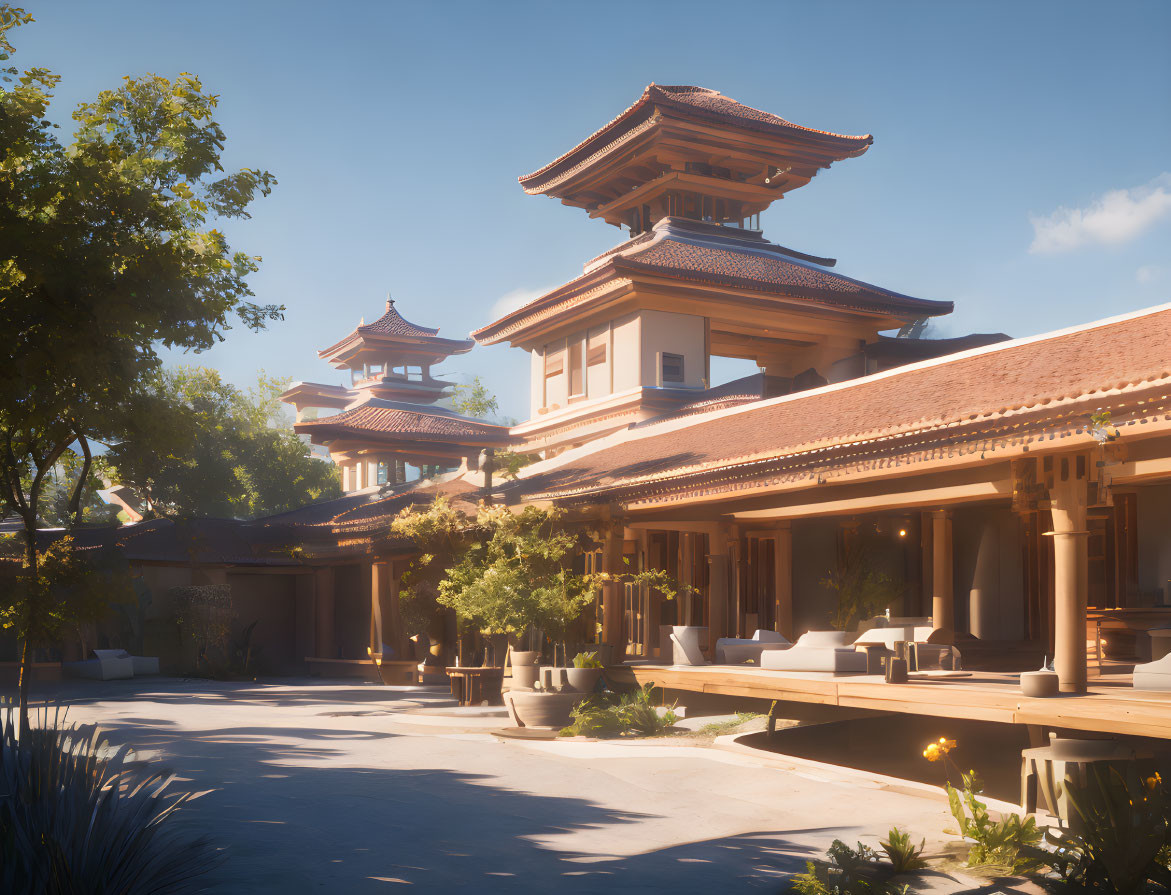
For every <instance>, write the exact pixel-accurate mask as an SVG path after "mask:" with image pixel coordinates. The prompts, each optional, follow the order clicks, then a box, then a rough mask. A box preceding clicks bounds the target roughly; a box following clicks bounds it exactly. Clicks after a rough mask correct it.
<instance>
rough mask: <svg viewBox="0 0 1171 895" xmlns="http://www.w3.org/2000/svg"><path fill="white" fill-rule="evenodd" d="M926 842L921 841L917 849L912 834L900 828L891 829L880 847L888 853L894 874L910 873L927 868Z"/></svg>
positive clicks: (924, 840)
mask: <svg viewBox="0 0 1171 895" xmlns="http://www.w3.org/2000/svg"><path fill="white" fill-rule="evenodd" d="M926 841H927V840H926V839H921V840H919V847H918V848H915V845H914V843H912V842H911V834H910V833H904V832H903V831H902V830H900V829H899V828H898V827H891V828H890V832H889V833H887V834H886V839H884V840H882V841H881V842H880V843H879V845H881V846H882V850H883V851H884V852H886V856H887V858H888V859H889V860H890V865H891V869H892V870H893V871H894V873H896V874H898V873H910V872H911V871H912V870H922V869H923V868H924V867H926V866H927V862H926V861H924V860H923V845H924V843H925V842H926Z"/></svg>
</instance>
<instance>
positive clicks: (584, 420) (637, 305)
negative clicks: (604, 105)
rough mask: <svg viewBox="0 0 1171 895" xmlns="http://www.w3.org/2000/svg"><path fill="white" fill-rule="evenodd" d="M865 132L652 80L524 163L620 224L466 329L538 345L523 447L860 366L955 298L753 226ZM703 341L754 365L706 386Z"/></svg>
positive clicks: (537, 178) (570, 201)
mask: <svg viewBox="0 0 1171 895" xmlns="http://www.w3.org/2000/svg"><path fill="white" fill-rule="evenodd" d="M872 143H873V137H871V136H870V135H869V134H863V135H859V136H850V135H845V134H835V133H829V132H827V131H822V130H816V129H814V128H810V127H803V126H801V125H798V124H794V123H793V122H790V121H787V120H785V119H783V118H780V117H778V116H776V115H773V114H770V113H768V112H762V111H760V110H759V109H754V108H751V107H749V106H746V105H743V104H741V103H739V102H737V101H736V100H733V99H731V98H729V97H726V96H723V95H722V94H720V93H718V92H717V91H715V90H709V89H707V88H703V87H689V86H676V87H671V86H659V85H656V84H651V85H650V86H649V87H647V88H646V89H645V90H644V91H643V93H642V96H640V97H639V98H638V100H637V101H636V102H635V103H634V104H633V105H632V106H630V107H629V108H628V109H626V111H624V112H623V113H622V114H620V115H619V116H618V117H617V118H615V119H613V120H612V121H611V122H610V123H608V124H607V125H605V126H604V127H603V128H601V129H600V130H598V131H596V132H595V133H594V134H592V135H591V136H589V137H587V138H586V139H585V140H583V141H582V142H581V143H579V144H578V145H577V146H575V147H573V148H572V149H570V150H569V151H568V152H566V153H565V154H564V155H562V156H560V157H559V158H557V159H555V160H554V161H552V162H550V163H549V164H547V165H545V166H544V167H543V168H541V169H539V170H537V171H535V172H533V173H532V174H528V175H525V176H523V177H521V178H520V184H521V186H522V187H523V188H524V190H525V192H526V193H529V194H531V195H544V196H550V197H553V198H556V199H560V200H561V202H562V203H563V204H565V205H570V206H573V207H576V208H581V209H583V210H585V212H586V213H587V214H589V216H590V217H593V218H599V219H601V220H603V221H606V222H607V223H609V224H612V225H615V226H617V227H620V228H623V229H624V230H625V231H626V234H627V237H628V238H627V239H626V241H625V242H623V243H622V244H620V245H618V246H615V247H614V248H612V249H611V250H609V251H607V252H605V253H603V254H602V255H599V256H598V257H597V258H594V259H593V260H591V261H588V262H586V264H585V266H584V270H583V273H582V275H581V276H579V277H577V278H576V279H574V280H572V281H570V282H568V283H566V284H565V285H563V286H561V287H559V288H557V289H554V290H552V291H551V292H549V293H547V294H545V295H543V296H541V297H539V298H537V299H534V300H533V301H531V302H529V303H528V304H526V305H525V306H524V307H522V308H520V309H518V310H516V311H513V312H512V313H510V314H508V315H506V316H505V317H503V318H501V319H499V320H497V321H495V322H493V323H491V324H489V325H487V326H485V327H483V328H481V329H479V330H477V331H476V332H474V333H472V336H473V337H474V338H475V339H476V340H477V341H478V342H480V343H481V344H485V345H492V344H497V343H500V342H508V343H509V344H511V345H513V346H517V347H520V348H523V349H525V350H526V351H528V352H529V353H530V355H531V360H532V376H531V396H532V412H531V417H530V419H529V420H528V421H527V422H524V423H521V424H520V425H519V426H515V427H513V429H512V434H513V440H514V444H515V446H516V449H517V450H522V451H528V452H541V453H543V454H544V455H545V456H546V457H550V456H555V455H556V454H558V453H560V452H561V451H563V450H566V449H571V448H574V447H578V446H580V445H582V444H585V443H586V442H589V441H591V440H593V439H596V438H599V437H602V436H604V435H607V434H609V433H611V432H614V431H616V430H618V429H622V428H626V427H628V426H631V425H635V424H639V423H642V422H646V421H650V420H653V419H661V418H662V417H664V416H670V415H678V414H680V413H691V412H699V411H701V410H704V409H707V408H710V407H711V406H712V404H713V402H727V401H729V400H749V399H754V400H759V399H761V398H768V397H775V396H780V395H784V394H788V393H790V392H793V391H798V390H801V389H806V388H811V387H817V386H822V385H826V384H828V383H833V382H838V381H841V380H844V379H849V378H851V377H854V376H860V375H865V374H866V373H868V372H874V369H875V364H877V363H887V362H888V361H886V360H882V361H880V360H877V359H876V358H875V357H874V356H873V352H871V354H870V355H868V354H867V351H866V347H867V346H870V345H875V344H877V343H881V342H884V341H885V340H886V337H883V336H880V333H882V332H883V331H889V330H897V329H902V328H904V327H913V326H915V325H917V322H919V321H922V320H923V319H924V318H928V317H932V316H935V315H939V314H947V313H949V312H950V311H951V310H952V304H951V302H943V301H928V300H924V299H919V298H913V297H911V296H908V295H903V294H901V293H898V292H893V291H891V290H889V289H883V288H881V287H878V286H872V285H870V284H868V283H864V282H861V281H859V280H855V279H851V278H849V277H845V276H843V275H841V274H840V273H838V272H837V271H836V270H835V269H834V268H835V265H836V261H835V260H834V259H832V258H825V257H819V256H815V255H811V254H807V253H804V252H799V251H795V250H793V249H789V248H786V247H784V246H781V245H776V244H774V243H772V242H769V241H768V240H767V239H765V238H764V235H763V234H762V232H761V230H760V213H761V211H763V210H764V209H766V208H767V207H768V206H769V205H771V204H772V203H773V202H776V201H777V200H779V199H781V198H783V197H784V195H785V194H786V193H787V192H789V191H790V190H794V189H798V188H800V187H802V186H805V185H806V184H808V183H809V182H810V180H812V179H813V177H814V176H816V175H817V174H818V172H820V171H823V170H825V169H827V168H829V167H830V165H831V164H833V163H835V162H839V161H842V160H845V159H850V158H856V157H858V156H860V155H862V154H863V153H865V152H866V151H867V150H868V149H869V148H870V146H871V144H872ZM918 325H919V326H920V328H921V324H918ZM927 350H928V353H929V352H930V349H927ZM950 350H953V351H954V350H957V349H956V348H955V347H952V348H951V349H950ZM940 353H942V352H940ZM888 354H889V352H888ZM713 356H716V357H733V358H743V359H750V360H753V361H755V362H756V364H757V365H758V367H759V368H760V371H761V372H760V374H758V375H757V376H755V377H748V378H747V379H746V380H744V381H743V382H741V383H737V384H729V387H724V388H723V389H722V390H721V389H712V388H711V358H712V357H713ZM886 357H887V354H884V355H883V358H886ZM904 362H905V361H904ZM749 380H751V381H749ZM740 392H744V394H740Z"/></svg>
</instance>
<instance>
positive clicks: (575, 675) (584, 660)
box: [565, 652, 602, 693]
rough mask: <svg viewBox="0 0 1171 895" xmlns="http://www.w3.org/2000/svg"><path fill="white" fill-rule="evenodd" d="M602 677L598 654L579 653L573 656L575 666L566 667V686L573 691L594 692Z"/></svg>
mask: <svg viewBox="0 0 1171 895" xmlns="http://www.w3.org/2000/svg"><path fill="white" fill-rule="evenodd" d="M601 677H602V663H601V662H600V661H599V660H598V654H597V653H596V652H595V653H578V654H577V655H576V656H574V657H573V667H572V668H566V669H565V687H566V689H568V690H569V691H571V692H573V693H593V692H594V688H595V687H597V686H598V680H599V679H600V678H601Z"/></svg>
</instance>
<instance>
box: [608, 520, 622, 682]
mask: <svg viewBox="0 0 1171 895" xmlns="http://www.w3.org/2000/svg"><path fill="white" fill-rule="evenodd" d="M602 571H603V572H607V573H609V574H611V575H617V574H619V573H620V572H621V571H622V529H621V528H619V527H617V526H610V528H609V529H607V531H606V535H605V538H604V539H603V541H602ZM622 609H623V607H622V585H621V583H619V582H618V581H607V582H605V583H604V584H603V585H602V642H603V643H606V644H609V645H610V646H611V647H612V649H613V657H612V661H613V662H614V663H615V664H617V663H618V662H621V661H622V660H623V658H624V656H625V652H626V638H625V635H624V633H623V631H622V615H623V613H622Z"/></svg>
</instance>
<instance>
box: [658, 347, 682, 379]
mask: <svg viewBox="0 0 1171 895" xmlns="http://www.w3.org/2000/svg"><path fill="white" fill-rule="evenodd" d="M684 381H685V380H684V378H683V355H682V354H668V353H667V352H665V351H664V352H663V382H684Z"/></svg>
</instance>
